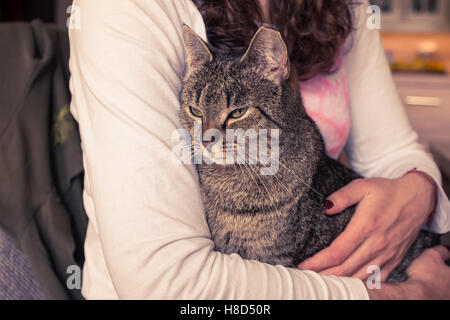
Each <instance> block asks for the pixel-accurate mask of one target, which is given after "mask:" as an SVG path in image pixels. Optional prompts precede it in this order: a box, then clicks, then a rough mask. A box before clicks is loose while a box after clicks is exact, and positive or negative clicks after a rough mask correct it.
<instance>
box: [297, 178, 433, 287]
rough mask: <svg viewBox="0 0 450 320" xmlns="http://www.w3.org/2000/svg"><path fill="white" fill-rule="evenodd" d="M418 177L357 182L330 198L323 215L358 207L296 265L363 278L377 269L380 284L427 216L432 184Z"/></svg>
mask: <svg viewBox="0 0 450 320" xmlns="http://www.w3.org/2000/svg"><path fill="white" fill-rule="evenodd" d="M430 181H431V178H430V179H427V178H426V177H425V176H424V173H418V172H413V173H410V174H407V175H405V176H404V177H402V178H398V179H392V180H391V179H381V178H377V179H360V180H355V181H353V182H352V183H350V184H349V185H347V186H346V187H344V188H342V189H340V190H338V191H337V192H335V193H334V194H332V195H331V196H330V197H329V198H328V199H329V201H331V203H328V207H330V206H331V205H333V206H332V207H331V208H329V209H328V210H327V211H326V214H329V215H334V214H338V213H340V212H342V211H343V210H344V209H345V208H347V207H350V206H352V205H355V204H358V206H357V209H356V211H355V214H354V216H353V217H352V219H351V221H350V223H349V224H348V226H347V228H346V229H345V231H344V232H343V233H342V234H341V235H340V236H339V237H338V238H337V239H336V240H335V241H334V242H333V243H332V244H331V245H330V246H329V247H328V248H326V249H324V250H322V251H320V252H319V253H317V254H316V255H314V256H313V257H311V258H309V259H307V260H306V261H304V262H302V263H301V264H300V265H299V268H300V269H303V270H312V271H316V272H320V273H321V274H333V275H337V276H351V277H357V278H360V279H363V280H364V279H366V278H367V277H368V276H369V275H370V274H369V273H367V268H368V267H369V266H371V265H376V266H378V267H379V268H380V269H381V278H382V281H385V280H386V279H387V278H388V276H389V274H390V273H391V272H392V271H393V270H394V269H395V267H397V265H398V264H399V263H400V262H401V260H402V259H403V257H404V255H405V254H406V252H407V250H408V249H409V247H410V246H411V244H412V243H413V242H414V240H415V239H416V237H417V235H418V233H419V231H420V229H421V227H422V226H423V225H424V223H425V222H426V220H427V218H428V217H429V215H430V213H431V211H432V209H433V207H434V202H435V192H436V186H435V185H434V184H432V183H430Z"/></svg>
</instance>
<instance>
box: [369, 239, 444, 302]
mask: <svg viewBox="0 0 450 320" xmlns="http://www.w3.org/2000/svg"><path fill="white" fill-rule="evenodd" d="M448 259H450V252H449V251H448V250H447V249H446V248H445V247H443V246H438V247H435V248H433V249H428V250H427V251H425V252H424V253H423V254H422V255H421V256H420V257H419V258H417V259H416V260H414V262H413V263H412V264H411V265H410V266H409V268H408V270H407V273H408V281H406V282H404V283H398V284H388V283H386V284H384V283H383V284H381V288H380V290H377V289H375V290H368V292H369V296H370V298H371V299H382V300H386V299H402V300H406V299H414V300H424V299H433V300H450V268H449V267H447V266H446V265H445V264H444V261H445V260H448Z"/></svg>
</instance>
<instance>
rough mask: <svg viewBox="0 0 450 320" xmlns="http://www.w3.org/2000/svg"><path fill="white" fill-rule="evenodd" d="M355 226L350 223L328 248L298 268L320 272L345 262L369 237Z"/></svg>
mask: <svg viewBox="0 0 450 320" xmlns="http://www.w3.org/2000/svg"><path fill="white" fill-rule="evenodd" d="M353 225H354V224H352V223H351V222H350V224H349V225H348V226H347V228H346V229H345V230H344V232H343V233H342V234H341V235H339V237H337V238H336V239H335V240H334V241H333V243H332V244H331V245H330V246H329V247H328V248H325V249H323V250H322V251H320V252H318V253H316V254H315V255H314V256H312V257H311V258H309V259H307V260H305V261H303V262H302V263H300V264H299V266H298V267H299V268H300V269H302V270H312V271H316V272H320V271H323V270H325V269H328V268H331V267H334V266H337V265H340V264H341V263H342V262H344V261H345V259H347V257H348V256H350V255H351V254H352V253H353V252H354V251H355V250H356V249H357V248H358V247H359V246H360V244H361V243H362V242H363V241H364V239H365V237H366V236H367V235H365V234H363V233H362V232H361V230H360V229H359V228H356V227H353Z"/></svg>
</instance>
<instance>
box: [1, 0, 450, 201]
mask: <svg viewBox="0 0 450 320" xmlns="http://www.w3.org/2000/svg"><path fill="white" fill-rule="evenodd" d="M71 2H72V0H0V21H31V20H32V19H35V18H38V19H41V20H43V21H45V22H51V23H56V24H57V25H58V26H59V27H60V28H65V25H66V21H67V19H68V17H69V14H68V13H67V8H68V6H70V4H71ZM370 2H371V3H372V4H374V5H378V6H379V7H380V8H381V12H382V14H381V33H382V40H383V44H384V47H385V49H386V55H387V58H388V60H389V62H390V64H391V68H392V71H393V72H394V77H395V81H396V83H397V86H398V89H399V92H400V94H401V96H402V99H403V102H404V104H405V108H406V111H407V113H408V116H409V118H410V121H411V123H412V125H413V126H414V128H415V129H416V130H417V132H418V133H419V135H420V139H421V141H422V143H423V144H424V146H425V147H426V148H427V149H428V150H429V151H431V152H432V153H433V155H434V157H435V160H436V161H437V162H438V164H439V166H440V168H441V171H442V173H443V176H444V180H445V188H446V190H447V193H448V194H450V178H449V177H450V76H449V75H448V72H449V71H450V1H449V0H371V1H370Z"/></svg>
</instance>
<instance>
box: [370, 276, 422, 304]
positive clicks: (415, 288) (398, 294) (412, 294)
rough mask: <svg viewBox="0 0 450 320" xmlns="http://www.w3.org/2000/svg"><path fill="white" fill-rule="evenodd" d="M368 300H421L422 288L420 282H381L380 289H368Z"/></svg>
mask: <svg viewBox="0 0 450 320" xmlns="http://www.w3.org/2000/svg"><path fill="white" fill-rule="evenodd" d="M367 292H368V293H369V299H370V300H423V299H424V298H425V294H424V289H423V286H422V285H421V283H420V282H417V281H414V282H412V281H408V282H404V283H383V284H381V288H380V289H368V290H367Z"/></svg>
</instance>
